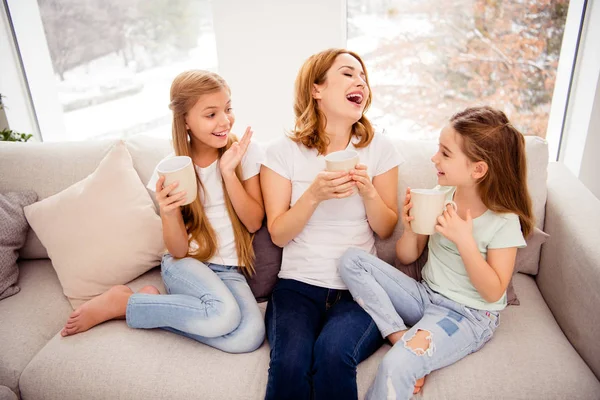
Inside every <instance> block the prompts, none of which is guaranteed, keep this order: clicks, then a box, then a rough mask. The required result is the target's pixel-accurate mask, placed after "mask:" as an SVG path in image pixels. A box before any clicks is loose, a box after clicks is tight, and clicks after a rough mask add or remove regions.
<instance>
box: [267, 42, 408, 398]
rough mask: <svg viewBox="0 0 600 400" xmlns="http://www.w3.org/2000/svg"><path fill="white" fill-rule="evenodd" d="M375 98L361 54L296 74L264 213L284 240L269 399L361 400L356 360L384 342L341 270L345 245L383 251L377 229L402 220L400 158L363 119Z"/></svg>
mask: <svg viewBox="0 0 600 400" xmlns="http://www.w3.org/2000/svg"><path fill="white" fill-rule="evenodd" d="M370 103H371V91H370V88H369V82H368V79H367V73H366V70H365V67H364V63H363V62H362V60H361V59H360V57H359V56H358V55H356V54H355V53H352V52H350V51H347V50H341V49H329V50H326V51H323V52H321V53H318V54H315V55H313V56H312V57H310V58H309V59H308V60H307V61H306V62H305V63H304V65H303V66H302V68H301V69H300V72H299V74H298V77H297V79H296V99H295V104H294V112H295V115H296V125H295V128H294V130H293V132H292V133H291V135H290V136H289V137H283V138H281V139H280V140H277V141H275V142H273V143H272V144H271V145H270V146H269V147H268V149H267V155H266V161H265V162H264V163H263V167H262V169H261V186H262V192H263V197H264V201H265V211H266V213H267V222H268V228H269V232H270V233H271V238H272V240H273V242H274V243H275V244H277V245H278V246H281V247H283V260H282V266H281V272H280V273H279V278H280V280H279V282H278V283H277V285H276V287H275V288H274V290H273V294H272V298H271V301H270V302H269V305H268V307H267V314H266V323H267V337H268V340H269V343H270V345H271V363H270V368H269V380H268V384H267V394H266V398H267V399H278V400H279V399H292V398H293V399H308V398H311V395H312V397H313V398H315V399H321V398H323V399H335V398H339V399H353V398H354V399H356V398H357V397H358V394H357V388H356V366H357V365H358V363H360V362H361V361H362V360H364V359H365V358H367V357H368V356H369V355H371V354H372V353H373V352H374V351H375V350H377V348H379V346H380V345H381V343H382V338H381V335H380V334H379V332H378V329H377V326H376V325H375V324H374V322H373V320H372V319H371V317H370V316H369V315H368V314H367V313H366V312H365V311H364V310H363V309H362V308H361V307H360V306H359V305H358V304H356V303H355V302H354V301H353V300H352V296H351V295H350V293H349V292H348V290H347V288H346V285H345V284H344V282H343V281H342V279H341V277H340V275H339V272H338V261H339V259H340V257H341V256H342V254H343V253H344V251H345V250H346V249H347V248H349V247H358V248H360V249H363V250H365V251H368V252H369V253H371V254H375V240H374V235H373V233H376V234H377V235H378V236H379V237H382V238H386V237H389V236H390V235H391V234H392V231H393V229H394V226H395V225H396V222H397V220H398V212H397V186H398V165H399V164H400V163H401V161H402V160H401V157H400V155H399V154H398V153H397V152H396V151H395V148H394V145H393V144H392V143H390V141H389V140H388V139H387V138H386V137H385V136H383V135H381V134H375V133H374V131H373V127H372V126H371V124H370V122H369V121H368V119H367V118H366V117H365V115H364V112H365V111H366V110H367V108H368V107H369V104H370ZM344 149H351V150H355V151H357V152H358V154H359V157H360V164H359V165H357V166H356V167H355V169H353V170H351V171H349V172H326V171H324V168H325V160H324V156H325V155H327V154H329V153H332V152H334V151H339V150H344ZM371 176H372V177H373V178H371Z"/></svg>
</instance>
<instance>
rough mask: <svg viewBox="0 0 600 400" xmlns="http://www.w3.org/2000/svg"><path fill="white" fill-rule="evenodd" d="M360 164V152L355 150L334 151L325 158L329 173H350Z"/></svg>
mask: <svg viewBox="0 0 600 400" xmlns="http://www.w3.org/2000/svg"><path fill="white" fill-rule="evenodd" d="M357 164H358V152H356V151H354V150H341V151H334V152H333V153H329V154H327V155H326V156H325V169H327V171H333V172H335V171H346V172H348V171H350V170H351V169H353V168H354V167H356V165H357Z"/></svg>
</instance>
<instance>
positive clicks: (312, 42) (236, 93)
mask: <svg viewBox="0 0 600 400" xmlns="http://www.w3.org/2000/svg"><path fill="white" fill-rule="evenodd" d="M345 3H346V2H345V1H344V0H326V1H325V0H302V1H300V0H285V1H284V0H253V1H244V0H215V1H213V18H214V19H213V21H214V28H215V36H216V41H217V53H218V59H219V67H218V68H219V74H220V75H221V76H223V78H225V80H227V82H228V83H229V85H230V86H231V91H232V101H233V108H234V112H235V114H236V117H237V122H236V129H234V131H235V132H236V133H242V132H243V130H244V129H245V127H246V126H247V125H251V126H252V128H253V130H254V134H255V137H256V138H257V139H258V140H261V141H266V140H271V139H273V138H276V137H279V136H281V135H282V134H283V132H284V129H285V130H290V129H291V128H293V121H294V119H293V116H294V114H293V108H292V107H293V90H294V80H295V78H296V74H297V72H298V70H299V69H300V66H301V65H302V63H303V62H304V60H305V59H306V58H307V57H309V56H310V55H311V54H313V53H316V52H319V51H321V50H324V49H326V48H329V47H344V46H345V45H346V6H345Z"/></svg>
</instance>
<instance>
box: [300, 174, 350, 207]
mask: <svg viewBox="0 0 600 400" xmlns="http://www.w3.org/2000/svg"><path fill="white" fill-rule="evenodd" d="M355 187H356V183H355V182H354V181H353V180H352V178H351V177H350V174H349V173H348V172H346V171H336V172H329V171H321V172H319V173H318V174H317V176H316V178H315V180H314V181H313V183H312V184H311V185H310V187H309V188H308V191H309V192H310V193H311V194H312V197H313V199H314V200H315V201H316V202H317V203H320V202H322V201H323V200H329V199H343V198H346V197H350V196H352V195H353V194H354V188H355Z"/></svg>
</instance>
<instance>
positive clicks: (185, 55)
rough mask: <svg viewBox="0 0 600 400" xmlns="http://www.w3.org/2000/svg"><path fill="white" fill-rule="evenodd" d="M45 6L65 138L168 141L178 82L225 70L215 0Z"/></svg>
mask: <svg viewBox="0 0 600 400" xmlns="http://www.w3.org/2000/svg"><path fill="white" fill-rule="evenodd" d="M38 5H39V11H40V15H41V19H42V23H43V27H44V32H45V34H46V40H47V43H48V49H49V52H50V57H51V59H52V66H53V68H54V77H55V80H56V88H57V92H58V101H59V102H60V104H61V108H62V111H63V117H64V127H65V132H64V134H63V135H62V137H61V138H59V139H64V140H85V139H91V138H93V139H98V138H115V137H121V138H126V137H129V136H131V135H135V134H140V133H143V134H146V135H155V136H162V137H168V136H169V135H170V132H171V125H170V121H171V119H170V111H169V109H168V102H169V87H170V84H171V82H172V80H173V78H174V77H175V76H176V75H177V74H178V73H180V72H182V71H183V70H186V69H191V68H201V69H208V70H216V68H217V53H216V46H215V38H214V33H213V25H212V12H211V4H210V1H209V0H152V1H145V0H86V1H80V0H38ZM17 39H19V38H17ZM25 68H26V70H27V69H28V68H34V66H28V65H25ZM43 134H44V131H43V129H42V136H43Z"/></svg>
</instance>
